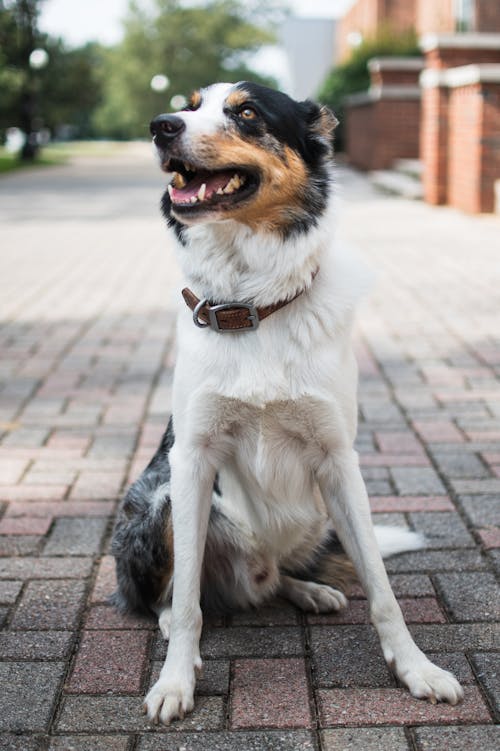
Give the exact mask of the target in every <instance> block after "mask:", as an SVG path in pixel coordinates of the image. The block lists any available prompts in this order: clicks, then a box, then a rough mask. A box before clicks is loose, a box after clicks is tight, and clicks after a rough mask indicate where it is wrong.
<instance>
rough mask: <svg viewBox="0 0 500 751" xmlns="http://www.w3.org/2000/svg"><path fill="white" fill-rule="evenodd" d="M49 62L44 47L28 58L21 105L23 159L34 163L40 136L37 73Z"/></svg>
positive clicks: (32, 52) (33, 52)
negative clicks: (37, 119)
mask: <svg viewBox="0 0 500 751" xmlns="http://www.w3.org/2000/svg"><path fill="white" fill-rule="evenodd" d="M48 62H49V53H48V52H47V50H44V49H43V48H42V47H36V48H35V49H34V50H32V51H31V53H30V56H29V58H28V64H29V65H28V71H27V75H28V80H27V83H26V89H25V92H24V95H23V100H22V104H21V108H22V120H23V127H22V130H23V131H24V144H23V147H22V149H21V159H23V160H26V161H28V160H29V161H32V160H33V159H34V158H35V156H36V154H37V151H38V146H39V143H38V134H37V127H36V114H37V113H36V110H37V104H38V85H39V81H38V79H37V71H39V70H42V68H45V66H46V65H47V63H48Z"/></svg>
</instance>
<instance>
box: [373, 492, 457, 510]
mask: <svg viewBox="0 0 500 751" xmlns="http://www.w3.org/2000/svg"><path fill="white" fill-rule="evenodd" d="M370 506H371V509H372V511H373V512H379V513H380V512H392V511H400V512H409V511H455V507H454V505H453V503H452V502H451V500H450V499H449V498H448V496H445V495H442V496H441V495H438V496H424V495H422V496H419V495H417V496H411V495H405V496H373V497H372V498H370Z"/></svg>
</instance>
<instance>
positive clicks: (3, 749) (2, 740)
mask: <svg viewBox="0 0 500 751" xmlns="http://www.w3.org/2000/svg"><path fill="white" fill-rule="evenodd" d="M40 749H41V746H40V737H39V736H33V737H30V736H29V735H23V734H16V735H11V734H10V733H2V735H1V736H0V751H40Z"/></svg>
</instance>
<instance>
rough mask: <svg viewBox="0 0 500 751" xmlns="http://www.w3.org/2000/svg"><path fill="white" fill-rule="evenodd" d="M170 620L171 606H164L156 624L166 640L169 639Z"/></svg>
mask: <svg viewBox="0 0 500 751" xmlns="http://www.w3.org/2000/svg"><path fill="white" fill-rule="evenodd" d="M171 620H172V608H165V609H164V610H162V611H161V613H160V615H159V618H158V626H159V627H160V631H161V635H162V636H163V638H164V639H165V641H168V640H169V639H170V621H171Z"/></svg>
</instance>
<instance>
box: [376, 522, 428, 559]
mask: <svg viewBox="0 0 500 751" xmlns="http://www.w3.org/2000/svg"><path fill="white" fill-rule="evenodd" d="M374 531H375V537H376V538H377V545H378V548H379V550H380V552H381V554H382V558H389V557H390V556H391V555H396V554H397V553H408V552H410V551H412V550H422V548H425V538H424V536H423V535H421V534H420V533H419V532H411V531H410V530H409V529H405V528H404V527H390V526H386V525H384V524H375V526H374Z"/></svg>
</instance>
